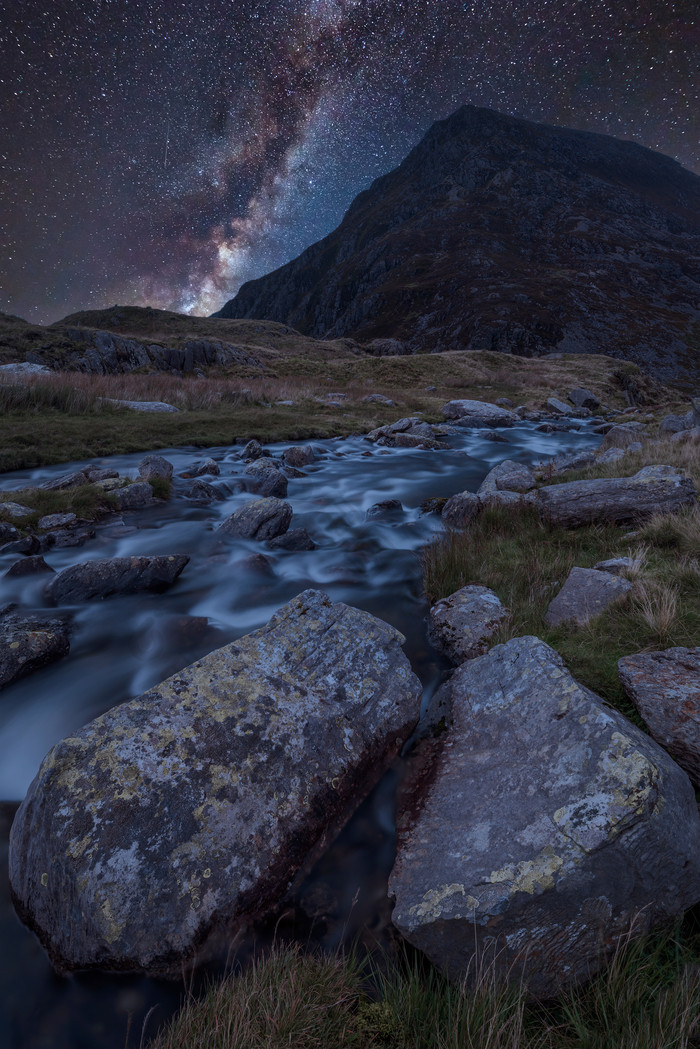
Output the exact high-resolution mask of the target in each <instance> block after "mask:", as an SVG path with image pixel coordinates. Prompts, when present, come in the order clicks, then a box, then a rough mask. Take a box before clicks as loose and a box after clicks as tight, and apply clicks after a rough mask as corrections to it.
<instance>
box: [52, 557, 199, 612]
mask: <svg viewBox="0 0 700 1049" xmlns="http://www.w3.org/2000/svg"><path fill="white" fill-rule="evenodd" d="M188 561H189V557H187V556H186V555H185V554H164V555H161V556H159V557H158V556H156V557H109V558H103V559H102V560H96V561H83V562H82V563H81V564H77V565H71V566H70V567H69V568H64V569H63V571H62V572H59V573H58V574H57V575H55V576H54V577H53V579H52V580H51V581H50V583H48V584H47V586H46V588H45V590H44V596H45V597H46V599H47V600H48V601H51V602H52V603H53V604H56V605H58V604H71V603H73V602H76V601H94V600H95V599H102V598H105V597H112V596H114V595H117V594H134V593H137V592H138V591H141V590H152V591H155V592H156V593H158V592H160V591H162V590H166V589H167V588H168V587H169V586H172V585H173V583H174V582H175V580H176V579H177V577H178V576H179V575H180V573H181V572H182V570H183V568H184V567H185V565H186V564H187V563H188Z"/></svg>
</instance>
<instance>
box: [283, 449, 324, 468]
mask: <svg viewBox="0 0 700 1049" xmlns="http://www.w3.org/2000/svg"><path fill="white" fill-rule="evenodd" d="M282 458H283V459H284V461H285V463H287V464H288V465H289V466H295V467H297V468H298V467H300V466H308V465H309V464H310V463H313V462H314V461H315V459H316V453H315V452H314V450H313V448H312V447H311V445H310V444H297V445H294V446H293V447H292V448H285V450H284V451H283V452H282Z"/></svg>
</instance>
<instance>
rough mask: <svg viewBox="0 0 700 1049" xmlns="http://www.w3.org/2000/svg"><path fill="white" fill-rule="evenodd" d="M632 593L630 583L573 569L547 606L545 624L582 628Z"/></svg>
mask: <svg viewBox="0 0 700 1049" xmlns="http://www.w3.org/2000/svg"><path fill="white" fill-rule="evenodd" d="M631 589H632V584H631V583H630V582H628V581H627V580H626V579H622V578H621V577H620V576H618V575H613V574H612V573H611V572H600V571H597V570H596V569H595V568H572V569H571V571H570V572H569V576H568V578H567V580H566V582H565V583H564V586H563V587H562V588H561V590H560V591H559V593H558V594H557V596H556V597H555V598H554V600H553V601H551V602H550V604H549V608H548V609H547V612H546V613H545V617H544V621H545V623H546V624H547V626H558V625H559V623H568V622H573V623H577V624H578V625H579V626H583V624H584V623H587V622H588V621H589V620H590V619H592V618H593V617H594V616H599V615H600V614H601V612H604V611H605V609H606V608H609V607H610V605H612V604H614V602H615V601H619V600H620V598H622V597H624V596H625V594H628V593H629V592H630V590H631Z"/></svg>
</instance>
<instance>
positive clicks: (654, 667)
mask: <svg viewBox="0 0 700 1049" xmlns="http://www.w3.org/2000/svg"><path fill="white" fill-rule="evenodd" d="M617 669H618V673H619V675H620V681H621V682H622V687H623V688H624V690H625V693H626V695H627V696H628V698H629V699H631V700H632V702H633V703H634V705H635V707H636V708H637V710H638V711H639V713H640V714H641V715H642V717H643V718H644V721H645V722H646V724H647V726H648V728H649V731H650V733H651V735H652V736H653V738H654V739H655V740H656V742H657V743H659V744H660V745H661V746H662V747H663V748H664V750H667V751H668V753H669V754H670V755H671V757H672V758H673V759H674V760H675V761H677V762H678V764H679V765H680V766H681V768H683V769H685V771H686V772H687V773H688V775H689V776H690V778H691V780H692V781H693V783H694V784H695V786H696V787H698V786H700V648H667V649H666V650H665V651H664V652H640V653H639V654H638V655H634V656H624V658H623V659H620V660H619V661H618V664H617Z"/></svg>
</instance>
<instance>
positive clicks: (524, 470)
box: [476, 459, 537, 501]
mask: <svg viewBox="0 0 700 1049" xmlns="http://www.w3.org/2000/svg"><path fill="white" fill-rule="evenodd" d="M536 483H537V482H536V481H535V475H534V474H533V472H532V470H531V469H530V467H529V466H526V465H525V463H516V462H514V461H513V460H512V459H504V460H503V462H500V463H498V465H497V466H494V468H493V469H492V470H490V471H489V472H488V474H487V475H486V477H485V478H484V480H483V481H482V482H481V484H480V486H479V488H478V490H477V493H476V494H477V495H478V496H479V498H480V499H481V500H482V501H483V499H484V498H485V497H486V496H489V495H494V494H495V493H497V492H529V491H530V490H531V489H532V488H534V487H535V485H536Z"/></svg>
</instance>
